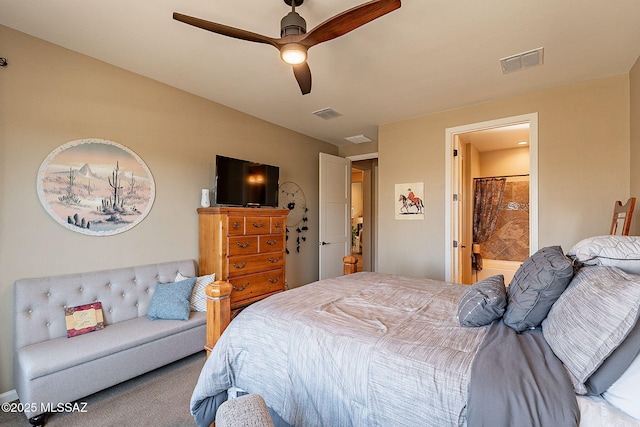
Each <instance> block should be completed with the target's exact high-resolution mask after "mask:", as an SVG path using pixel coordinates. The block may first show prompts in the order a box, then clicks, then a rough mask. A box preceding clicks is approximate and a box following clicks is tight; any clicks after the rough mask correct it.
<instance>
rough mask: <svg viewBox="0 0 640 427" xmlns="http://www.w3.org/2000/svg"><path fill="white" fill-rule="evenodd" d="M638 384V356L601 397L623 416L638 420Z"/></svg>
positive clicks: (639, 409)
mask: <svg viewBox="0 0 640 427" xmlns="http://www.w3.org/2000/svg"><path fill="white" fill-rule="evenodd" d="M638 384H640V355H639V356H637V357H636V358H635V360H634V361H633V363H631V365H630V366H629V367H628V368H627V370H626V371H625V372H624V374H622V376H621V377H620V378H619V379H618V380H617V381H616V382H614V383H613V384H612V385H611V387H609V389H608V390H607V391H605V392H604V393H602V397H603V398H604V399H605V400H606V401H607V402H609V403H610V404H612V405H613V406H615V407H616V408H618V409H620V410H621V411H623V412H624V413H625V414H627V415H629V416H630V417H633V418H635V419H637V420H640V393H639V392H638Z"/></svg>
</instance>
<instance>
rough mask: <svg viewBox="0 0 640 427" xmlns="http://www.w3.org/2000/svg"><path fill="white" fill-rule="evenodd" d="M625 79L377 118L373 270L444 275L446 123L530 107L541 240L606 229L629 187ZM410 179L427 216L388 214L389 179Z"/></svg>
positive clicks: (567, 242)
mask: <svg viewBox="0 0 640 427" xmlns="http://www.w3.org/2000/svg"><path fill="white" fill-rule="evenodd" d="M635 80H636V81H637V80H638V78H637V77H636V78H635ZM637 84H638V83H637V82H636V85H637ZM629 87H630V84H629V75H628V74H624V75H618V76H613V77H609V78H604V79H599V80H594V81H588V82H583V83H578V84H573V85H569V86H564V87H560V88H555V89H549V90H545V91H539V92H533V93H527V94H524V95H520V96H515V97H510V98H505V99H500V100H497V101H493V102H489V103H485V104H480V105H474V106H468V107H464V108H460V109H457V110H451V111H446V112H442V113H437V114H431V115H427V116H423V117H418V118H414V119H410V120H405V121H400V122H396V123H390V124H387V125H383V126H381V127H380V130H379V134H378V135H379V142H378V152H379V164H380V187H379V188H380V190H379V199H380V210H379V229H378V239H379V240H378V250H379V252H378V260H379V269H378V270H379V271H382V272H388V273H404V274H411V275H419V276H427V277H430V278H434V279H443V278H444V276H445V273H444V268H445V265H444V251H443V249H444V247H445V242H444V239H445V230H444V224H445V218H444V215H445V203H448V201H445V200H444V197H445V196H444V194H445V170H444V168H445V129H446V128H450V127H456V126H462V125H466V124H472V123H478V122H483V121H488V120H494V119H499V118H504V117H511V116H518V115H522V114H527V113H535V112H537V113H538V120H539V132H538V133H539V145H538V151H539V160H538V163H539V167H538V171H539V245H540V247H544V246H549V245H561V246H562V247H563V249H565V250H568V249H570V248H571V246H573V244H575V243H576V242H577V241H579V240H580V239H582V238H585V237H588V236H592V235H598V234H607V233H608V231H609V225H610V218H611V212H612V208H613V202H614V201H615V200H626V199H627V198H628V197H629V195H630V174H631V166H630V161H629V156H630V146H629V140H630V123H629V121H630V107H629V93H630V91H629ZM636 114H637V113H636ZM636 145H638V143H637V141H636ZM416 181H423V182H424V183H425V208H426V210H425V213H426V214H425V217H426V218H425V220H424V221H398V220H395V219H394V215H393V214H394V211H393V207H392V203H391V201H392V199H393V194H394V193H393V191H394V184H397V183H403V182H416ZM637 188H638V186H637V185H636V190H637Z"/></svg>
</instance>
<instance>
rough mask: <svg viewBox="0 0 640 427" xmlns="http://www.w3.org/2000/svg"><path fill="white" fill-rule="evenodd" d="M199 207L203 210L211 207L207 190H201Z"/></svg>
mask: <svg viewBox="0 0 640 427" xmlns="http://www.w3.org/2000/svg"><path fill="white" fill-rule="evenodd" d="M200 206H202V207H203V208H208V207H209V206H211V201H210V199H209V189H208V188H203V189H202V195H201V196H200Z"/></svg>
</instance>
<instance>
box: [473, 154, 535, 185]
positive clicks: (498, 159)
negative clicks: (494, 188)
mask: <svg viewBox="0 0 640 427" xmlns="http://www.w3.org/2000/svg"><path fill="white" fill-rule="evenodd" d="M479 160H480V173H479V174H478V175H477V176H474V178H477V177H489V176H498V175H521V174H528V173H529V147H524V148H510V149H507V150H496V151H485V152H482V153H480V159H479ZM512 180H514V179H512Z"/></svg>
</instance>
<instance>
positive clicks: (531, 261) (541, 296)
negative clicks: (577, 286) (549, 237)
mask: <svg viewBox="0 0 640 427" xmlns="http://www.w3.org/2000/svg"><path fill="white" fill-rule="evenodd" d="M571 278H573V262H572V261H571V259H569V258H567V257H566V256H565V255H564V254H563V253H562V248H561V247H560V246H549V247H546V248H542V249H540V250H539V251H538V252H536V253H535V254H533V255H531V256H530V257H529V258H527V259H526V260H525V261H524V262H523V263H522V265H521V266H520V268H518V270H517V271H516V274H515V275H514V276H513V280H511V283H510V284H509V291H508V298H509V301H508V304H507V310H506V312H505V313H504V317H503V319H504V323H506V324H507V325H508V326H510V327H511V328H513V329H514V330H516V331H517V332H522V331H524V330H525V329H533V328H536V327H537V326H540V323H542V321H543V320H544V318H545V317H547V313H549V310H550V309H551V306H552V305H553V303H554V302H556V300H557V299H558V297H559V296H560V294H562V292H563V291H564V290H565V289H566V288H567V286H568V285H569V282H570V281H571Z"/></svg>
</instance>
